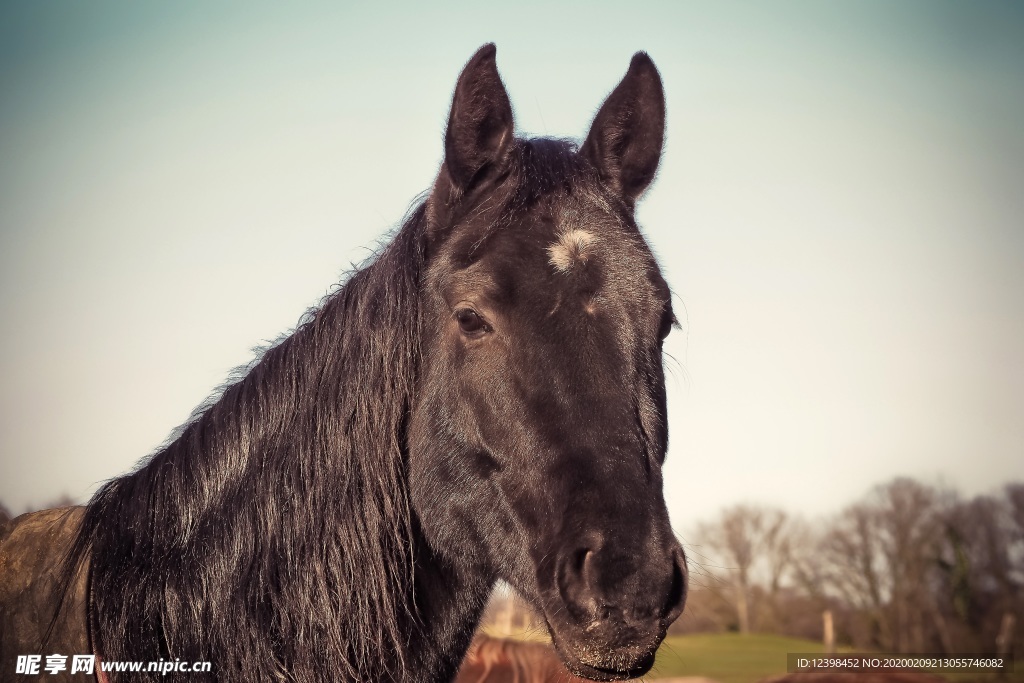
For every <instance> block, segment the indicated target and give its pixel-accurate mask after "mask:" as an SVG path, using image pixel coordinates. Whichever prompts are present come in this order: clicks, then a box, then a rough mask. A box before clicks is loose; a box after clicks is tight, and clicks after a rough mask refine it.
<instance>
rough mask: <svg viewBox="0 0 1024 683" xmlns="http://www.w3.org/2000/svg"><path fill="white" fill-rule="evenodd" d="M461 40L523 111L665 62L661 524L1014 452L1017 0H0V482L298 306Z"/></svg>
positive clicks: (389, 190)
mask: <svg viewBox="0 0 1024 683" xmlns="http://www.w3.org/2000/svg"><path fill="white" fill-rule="evenodd" d="M488 41H494V42H496V43H497V45H498V65H499V69H500V70H501V73H502V75H503V77H504V79H505V83H506V85H507V87H508V89H509V91H510V94H511V98H512V102H513V105H514V107H515V112H516V119H517V124H518V126H519V128H520V130H521V131H522V132H526V133H531V134H542V135H543V134H550V135H556V136H561V137H564V136H570V137H576V138H579V137H581V136H582V135H584V134H585V132H586V130H587V127H588V125H589V123H590V119H591V117H592V116H593V114H594V112H595V111H596V108H597V107H598V106H599V105H600V103H601V101H602V99H603V97H604V96H605V95H606V94H607V92H608V91H609V90H610V89H611V88H612V87H613V86H614V85H615V83H616V82H617V81H618V79H619V78H620V77H621V76H622V74H623V73H624V72H625V69H626V66H627V64H628V62H629V58H630V56H631V54H632V53H633V52H634V51H636V50H639V49H643V50H647V51H648V52H649V53H650V54H651V56H652V57H653V58H654V60H655V62H656V64H657V65H658V67H659V69H660V70H661V72H662V75H663V78H664V81H665V89H666V93H667V97H668V111H669V121H668V144H667V147H666V151H665V156H664V160H663V166H662V170H661V173H660V175H659V177H658V180H657V182H656V183H655V185H654V187H653V188H652V190H651V191H650V192H649V194H648V196H647V197H646V199H645V200H644V202H643V204H642V206H641V209H640V214H639V215H640V220H641V222H642V224H643V226H644V228H645V232H646V234H647V235H648V237H649V241H650V242H651V244H652V247H653V248H654V250H655V251H656V253H657V254H658V255H659V257H660V260H661V262H662V265H663V267H664V269H665V272H666V275H667V277H668V279H669V282H670V284H671V285H672V287H673V290H674V292H675V296H676V301H677V303H676V306H677V309H678V310H679V311H680V317H681V318H682V319H683V322H684V329H683V330H682V331H681V332H680V331H677V332H675V333H673V335H672V337H670V342H669V344H668V349H669V352H670V353H671V354H672V355H673V356H674V358H675V359H676V360H677V361H678V362H677V363H675V364H673V368H674V369H673V376H672V377H671V378H670V382H669V383H670V400H671V444H672V445H671V451H670V455H669V461H668V465H667V469H666V493H667V498H668V500H669V506H670V509H671V511H672V515H673V520H674V523H675V524H676V527H677V528H678V529H680V530H685V529H686V528H688V527H689V526H690V524H691V523H692V521H693V520H695V519H697V518H699V517H707V516H709V515H711V514H713V513H714V512H715V511H717V510H718V509H719V508H720V507H721V506H723V505H726V504H731V503H735V502H740V501H758V502H766V503H772V504H779V505H783V506H785V507H787V508H788V509H790V510H792V511H794V512H802V513H806V514H818V513H826V512H831V511H833V510H836V509H838V508H839V507H841V506H842V505H844V504H846V503H848V502H850V501H852V500H853V499H855V498H857V497H858V496H860V495H861V494H863V493H864V492H865V491H866V490H867V489H868V488H869V487H870V486H871V485H873V484H875V483H878V482H880V481H883V480H886V479H888V478H891V477H893V476H897V475H910V476H915V477H919V478H922V479H924V480H926V481H930V482H945V483H947V484H949V485H953V486H956V487H958V488H960V489H961V490H962V491H964V492H967V493H974V492H979V491H988V490H991V489H992V488H994V487H996V486H998V485H999V484H1000V483H1002V482H1004V481H1007V480H1010V479H1017V480H1020V479H1024V351H1022V349H1024V303H1022V301H1024V298H1022V295H1024V221H1022V218H1021V216H1022V215H1024V193H1022V190H1024V126H1022V125H1021V121H1024V6H1022V5H1020V4H1012V3H1006V4H1002V3H969V4H967V3H963V4H950V3H942V2H901V3H891V2H849V3H819V2H802V3H793V2H787V3H771V4H768V3H719V2H716V3H705V4H694V3H679V2H671V3H669V2H665V3H646V4H644V3H639V4H638V3H615V4H611V3H593V2H589V3H582V2H579V3H562V4H557V3H549V2H545V3H516V5H515V6H514V7H513V6H511V5H507V4H506V5H500V6H499V5H494V6H491V7H486V6H484V5H483V4H482V3H466V4H461V5H460V4H457V3H443V4H431V5H428V4H423V3H419V4H410V5H408V6H402V5H392V6H385V5H382V4H379V3H378V4H374V5H373V6H367V7H364V8H359V9H354V8H349V7H345V6H344V5H340V4H338V3H323V4H320V5H317V4H311V3H304V4H302V6H301V7H300V6H298V5H297V4H294V3H272V4H256V3H244V4H243V3H235V4H232V3H220V4H217V5H213V4H210V3H203V4H200V3H195V2H185V3H173V4H172V3H165V4H156V3H148V4H142V3H109V2H94V3H36V2H7V3H4V4H3V6H2V7H0V320H2V321H3V334H2V335H0V377H3V382H2V383H0V501H2V502H4V503H5V504H7V505H8V506H9V507H11V508H12V509H13V510H15V511H21V510H23V509H25V508H26V507H28V506H30V505H36V504H41V503H44V502H46V501H48V500H51V499H53V498H55V497H57V496H58V495H60V494H61V493H64V492H66V493H69V494H71V495H72V496H73V497H76V498H78V499H82V500H84V499H85V498H86V497H87V496H88V495H89V494H90V493H91V492H92V491H93V490H94V488H95V486H96V484H97V483H98V482H101V481H102V480H104V479H106V478H109V477H112V476H115V475H117V474H119V473H121V472H124V471H126V470H128V469H130V468H131V467H132V466H133V464H134V463H135V462H136V461H137V460H138V459H139V458H141V457H143V456H144V455H146V454H147V453H149V452H151V451H152V450H153V449H154V448H155V447H156V446H157V445H158V444H160V443H161V442H162V441H163V440H164V438H165V437H166V436H167V434H168V433H169V432H170V431H171V429H172V428H173V427H175V426H176V425H177V424H179V423H180V422H182V421H183V420H184V419H185V418H186V417H187V416H188V414H189V412H190V411H191V409H192V408H193V407H194V406H195V405H196V404H198V403H199V402H200V401H201V400H202V399H203V398H204V397H205V396H206V395H207V394H208V393H210V391H211V390H212V389H213V388H214V387H215V386H216V385H218V384H219V383H220V382H221V381H222V380H223V379H224V377H225V376H226V375H227V372H228V370H229V369H230V368H232V367H234V366H237V365H240V364H244V363H246V362H247V361H248V360H249V359H250V358H251V351H250V349H251V348H252V347H254V346H256V345H259V344H261V343H262V342H263V341H265V340H269V339H274V338H276V337H277V336H278V335H279V334H280V333H281V332H283V331H285V330H287V329H288V328H290V327H292V326H293V325H294V324H295V323H296V321H297V320H298V318H299V316H300V315H301V314H302V312H303V311H304V310H305V308H306V307H307V306H309V305H311V304H313V303H315V302H316V301H318V300H319V298H320V297H321V296H322V295H323V294H324V293H325V292H327V291H328V290H329V289H330V287H331V286H332V284H334V283H336V282H338V281H339V280H340V279H341V278H342V274H343V272H344V271H345V270H346V269H347V268H348V267H349V265H350V264H351V263H353V262H359V261H361V260H363V258H365V256H366V255H367V254H368V253H369V251H368V249H369V248H371V247H372V246H373V245H374V244H375V242H376V240H377V239H379V238H380V237H381V236H382V235H384V234H385V233H386V232H387V231H388V230H389V229H391V228H392V227H393V226H395V225H396V224H397V223H398V221H399V220H400V219H401V217H402V215H403V214H404V212H405V211H406V209H407V207H408V206H409V204H410V202H411V201H412V200H413V198H414V197H415V196H417V195H418V194H419V193H421V192H422V191H423V190H425V189H426V188H427V187H428V186H429V185H430V183H431V181H432V179H433V176H434V174H435V173H436V171H437V166H438V164H439V162H440V159H441V149H442V148H441V140H442V130H443V126H444V122H445V117H446V115H447V110H448V105H449V98H450V94H451V90H452V87H453V85H454V83H455V78H456V76H457V75H458V72H459V70H460V68H461V67H462V65H463V63H464V62H465V60H466V59H468V57H469V56H470V55H471V54H472V53H473V51H474V50H475V49H476V48H477V47H479V46H480V45H481V44H482V43H484V42H488Z"/></svg>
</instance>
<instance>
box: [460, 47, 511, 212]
mask: <svg viewBox="0 0 1024 683" xmlns="http://www.w3.org/2000/svg"><path fill="white" fill-rule="evenodd" d="M496 52H497V48H495V47H494V44H493V43H488V44H487V45H484V46H483V47H482V48H480V49H479V50H477V51H476V54H475V55H473V57H472V58H471V59H470V60H469V62H468V63H467V64H466V67H465V68H464V69H463V70H462V74H461V75H460V76H459V82H458V84H457V85H456V86H455V95H454V96H453V98H452V110H451V113H450V114H449V115H448V130H447V132H446V134H445V137H444V153H445V158H444V163H445V167H446V168H447V169H448V175H449V176H450V178H451V181H452V184H453V185H455V187H456V188H457V189H458V190H459V191H461V192H465V191H466V190H467V189H469V188H470V187H471V186H472V185H473V183H474V181H475V180H477V179H478V178H479V176H480V175H481V172H482V171H485V170H487V169H488V168H491V167H493V166H496V165H500V164H501V162H503V161H504V159H505V155H506V153H507V152H508V150H509V148H510V146H511V144H512V136H513V132H512V104H511V103H510V102H509V100H508V93H507V92H505V86H504V85H503V84H502V82H501V76H499V75H498V67H497V64H496V63H495V60H494V55H495V53H496Z"/></svg>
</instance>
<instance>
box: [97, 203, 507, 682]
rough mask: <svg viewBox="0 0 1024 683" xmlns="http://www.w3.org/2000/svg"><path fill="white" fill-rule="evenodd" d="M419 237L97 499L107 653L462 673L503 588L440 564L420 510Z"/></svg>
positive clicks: (322, 669) (399, 241)
mask: <svg viewBox="0 0 1024 683" xmlns="http://www.w3.org/2000/svg"><path fill="white" fill-rule="evenodd" d="M417 215H419V216H422V211H420V212H418V214H417ZM415 230H416V225H415V221H414V220H411V221H410V222H409V223H407V224H406V226H405V227H404V228H403V229H402V231H401V232H400V233H399V235H398V236H397V237H396V239H395V240H394V241H393V242H392V243H391V244H390V245H388V247H386V248H385V250H384V251H383V252H382V253H381V254H380V256H379V257H378V258H377V260H376V261H375V262H374V263H373V264H372V265H371V266H369V267H368V268H366V269H364V270H362V271H360V272H358V273H356V274H355V275H354V276H353V277H352V278H351V279H350V280H349V282H348V283H346V284H345V285H344V286H343V287H342V288H341V289H340V290H339V291H338V292H337V293H336V294H334V295H332V296H331V297H330V298H329V299H328V300H327V301H326V303H325V305H324V306H323V307H322V308H321V309H319V310H318V311H316V312H315V313H314V314H312V315H311V316H310V318H309V319H308V320H307V321H306V322H305V323H303V324H302V325H301V326H300V327H299V328H298V330H296V332H295V333H294V334H293V335H292V336H291V337H289V338H288V339H286V340H284V341H283V342H282V343H281V344H279V345H277V346H276V347H274V348H272V349H270V350H268V351H267V352H266V353H265V354H264V356H263V357H262V359H261V360H260V361H259V362H258V363H257V364H256V365H255V366H253V367H252V369H251V370H250V371H249V372H248V374H247V375H246V376H245V377H244V378H243V379H242V380H240V381H239V382H237V383H235V384H233V385H231V386H229V387H228V388H227V389H226V390H225V391H224V393H223V395H222V396H221V397H220V398H219V399H218V400H217V401H216V402H215V403H213V404H212V405H211V406H210V407H208V408H207V409H206V410H205V411H204V412H203V413H202V414H201V415H200V416H199V417H198V418H196V419H195V420H193V421H192V422H191V423H190V424H188V425H187V426H186V427H185V429H184V430H183V431H182V433H181V435H180V436H179V437H178V438H177V439H176V440H175V441H173V442H172V443H171V444H169V445H168V446H167V447H166V448H164V449H162V450H161V451H160V452H158V453H157V454H156V455H155V456H154V457H153V458H152V459H151V460H150V461H149V462H148V463H147V464H146V465H144V466H143V467H142V468H140V469H139V470H138V471H137V472H135V473H133V474H131V475H128V476H126V477H124V478H122V479H119V480H115V481H114V482H111V483H110V484H109V485H107V486H105V487H104V488H103V489H102V490H101V491H100V492H99V494H97V496H96V498H95V499H94V500H93V502H92V503H91V504H90V506H89V509H88V511H87V513H86V522H85V524H84V525H83V531H82V538H83V539H87V540H86V541H85V542H87V543H88V544H89V546H90V550H91V562H92V572H93V577H94V580H93V581H94V582H93V587H94V594H95V596H96V609H97V617H96V620H97V636H98V642H97V650H98V651H100V652H101V654H103V655H104V656H105V657H106V658H108V659H139V658H141V657H145V656H149V657H151V658H152V659H158V658H160V657H163V656H165V655H168V654H169V655H170V656H182V657H183V658H184V657H192V658H196V659H208V660H210V661H215V662H216V661H221V662H235V663H236V664H237V672H238V673H239V677H240V678H241V677H245V676H265V675H266V674H267V669H266V666H267V663H268V662H276V663H283V664H286V665H287V666H288V668H289V669H290V671H289V675H290V676H292V677H293V678H294V679H295V680H318V679H319V678H322V677H323V676H324V675H327V674H328V673H329V672H335V673H336V674H338V675H339V676H340V677H341V678H343V679H352V680H431V679H434V678H436V677H437V676H440V675H445V674H446V673H447V672H454V668H452V667H453V664H452V660H453V658H454V666H457V664H458V659H459V658H461V655H462V653H463V652H464V651H465V647H466V646H467V645H468V642H469V636H470V635H471V632H472V627H473V625H474V624H475V621H476V619H477V618H478V617H479V612H480V609H481V608H482V605H483V601H484V600H485V599H486V593H487V591H488V590H489V585H487V581H486V580H484V579H482V578H481V577H475V576H468V575H466V576H464V575H462V574H460V573H459V572H457V571H455V570H450V569H449V568H446V567H444V566H443V565H441V564H440V563H439V562H437V561H436V560H435V559H434V558H433V556H432V555H431V554H430V552H429V549H427V547H426V544H425V543H424V542H423V541H422V538H421V536H420V534H419V533H418V532H416V529H415V520H414V518H413V513H412V511H411V508H410V504H409V496H408V481H407V478H406V471H405V453H404V452H403V451H404V449H405V434H404V429H405V420H406V416H407V413H408V410H409V407H410V406H411V404H412V401H413V391H414V387H415V381H416V377H415V375H416V369H417V366H418V360H419V359H418V320H417V318H418V302H417V296H418V284H419V283H418V277H419V261H418V259H419V255H418V247H417V244H418V240H417V235H416V234H415ZM83 547H84V546H83ZM126 586H127V588H126ZM169 586H170V587H173V590H170V589H169V588H168V587H169ZM154 605H156V606H157V609H156V613H154V608H153V606H154ZM196 605H201V606H202V610H203V612H202V618H201V619H196V618H195V615H196V612H195V609H196ZM271 614H274V615H276V616H273V617H271V616H270V615H271ZM424 626H425V628H424ZM268 631H269V632H268ZM135 634H150V635H149V636H148V637H147V636H144V635H138V636H136V635H135ZM152 634H159V635H158V637H156V638H154V637H153V635H152ZM172 649H173V650H174V651H171V650H172ZM228 678H230V676H229V677H228Z"/></svg>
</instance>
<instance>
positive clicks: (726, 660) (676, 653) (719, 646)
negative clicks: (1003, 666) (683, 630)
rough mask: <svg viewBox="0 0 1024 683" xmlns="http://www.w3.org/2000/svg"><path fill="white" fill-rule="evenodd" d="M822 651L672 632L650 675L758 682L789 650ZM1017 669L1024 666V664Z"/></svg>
mask: <svg viewBox="0 0 1024 683" xmlns="http://www.w3.org/2000/svg"><path fill="white" fill-rule="evenodd" d="M822 651H823V650H822V645H821V643H820V642H815V641H811V640H802V639H799V638H786V637H784V636H771V635H757V634H753V635H739V634H736V633H706V634H697V635H689V636H669V637H668V638H666V639H665V643H664V644H663V645H662V646H661V649H660V650H659V651H658V659H657V661H656V663H655V665H654V669H653V670H652V671H651V673H649V674H648V675H647V676H646V679H647V680H649V681H656V680H657V679H658V678H659V677H660V678H668V677H671V676H707V677H708V678H713V679H715V680H716V681H720V683H754V682H755V681H758V680H760V679H762V678H764V677H765V676H772V675H775V674H783V673H786V654H787V653H789V652H808V653H811V652H822ZM1018 664H1019V662H1018ZM1015 669H1024V665H1020V666H1017V667H1015ZM949 679H950V680H951V681H953V682H955V683H966V682H967V681H979V682H980V681H993V682H995V681H996V678H995V676H994V675H987V676H986V675H978V674H972V675H964V676H949ZM1003 681H1006V682H1007V683H1009V682H1014V683H1016V682H1022V683H1024V671H1020V670H1018V671H1016V672H1015V673H1013V674H1010V676H1009V677H1008V678H1005V679H1003Z"/></svg>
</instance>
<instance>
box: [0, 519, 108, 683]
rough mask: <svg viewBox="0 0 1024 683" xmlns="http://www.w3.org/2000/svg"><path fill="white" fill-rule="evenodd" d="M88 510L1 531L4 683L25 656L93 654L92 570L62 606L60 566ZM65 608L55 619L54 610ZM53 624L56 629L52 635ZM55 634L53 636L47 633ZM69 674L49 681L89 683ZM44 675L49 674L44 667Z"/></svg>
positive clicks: (14, 523)
mask: <svg viewBox="0 0 1024 683" xmlns="http://www.w3.org/2000/svg"><path fill="white" fill-rule="evenodd" d="M83 511H84V508H80V507H69V508H55V509H53V510H43V511H41V512H33V513H30V514H26V515H22V516H20V517H17V518H16V519H13V520H11V521H9V522H7V524H5V525H4V526H3V527H0V681H4V682H6V681H14V680H18V679H24V677H23V676H18V675H17V674H16V671H17V664H18V656H19V655H41V656H42V660H41V664H43V665H45V663H46V656H47V655H52V654H60V655H66V656H68V662H70V658H71V656H72V655H84V654H91V652H92V650H91V649H90V646H89V638H88V628H87V621H86V619H87V617H86V604H87V589H86V574H87V571H86V569H84V568H83V569H82V570H81V571H80V572H79V574H78V576H77V578H76V580H75V581H74V582H73V584H72V586H71V590H69V591H68V592H67V594H66V595H64V596H63V603H61V599H62V596H61V591H62V588H61V585H60V584H61V581H60V575H59V574H60V568H61V567H60V565H61V560H62V559H63V557H64V554H65V553H66V551H67V550H68V548H69V547H70V545H71V542H72V541H73V540H74V537H75V534H76V533H77V531H78V526H79V524H80V523H81V519H82V512H83ZM57 605H61V608H60V612H59V613H58V614H57V617H56V619H54V609H55V607H56V606H57ZM51 624H52V629H51ZM48 631H49V634H48V633H47V632H48ZM70 668H71V667H70V663H69V664H68V666H67V670H65V671H64V672H62V673H59V674H57V675H55V676H51V675H47V680H77V681H79V682H81V681H82V680H83V678H82V676H81V675H78V674H76V675H75V676H73V677H72V676H71V675H70V673H69V672H70ZM40 671H44V668H43V666H40Z"/></svg>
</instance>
